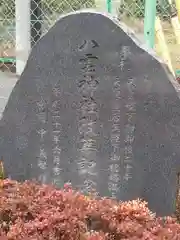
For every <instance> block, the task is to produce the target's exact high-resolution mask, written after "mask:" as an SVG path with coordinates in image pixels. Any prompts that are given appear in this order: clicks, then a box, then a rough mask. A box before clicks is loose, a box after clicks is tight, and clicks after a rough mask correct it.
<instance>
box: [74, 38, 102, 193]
mask: <svg viewBox="0 0 180 240" xmlns="http://www.w3.org/2000/svg"><path fill="white" fill-rule="evenodd" d="M98 47H99V44H98V43H97V42H96V41H94V40H90V41H88V40H85V41H84V42H83V43H82V44H81V46H80V47H79V50H80V51H85V50H86V49H87V48H91V49H93V48H98ZM97 62H98V57H97V56H95V55H94V54H92V53H86V54H84V55H83V56H82V57H81V58H80V60H79V63H80V64H81V66H82V67H81V70H82V72H83V78H82V79H80V80H79V81H78V82H77V84H78V86H77V87H78V91H79V92H80V94H81V101H80V106H79V119H78V123H79V124H78V130H79V134H80V136H79V158H78V162H77V165H78V172H79V175H80V176H81V177H82V178H83V184H81V186H80V188H81V189H82V190H83V191H85V192H91V191H93V190H94V189H96V176H97V173H96V160H97V157H96V155H97V147H96V139H97V137H98V133H97V120H98V107H97V102H96V98H95V92H96V89H97V87H98V85H99V81H98V79H97V77H96V76H95V75H96V64H97Z"/></svg>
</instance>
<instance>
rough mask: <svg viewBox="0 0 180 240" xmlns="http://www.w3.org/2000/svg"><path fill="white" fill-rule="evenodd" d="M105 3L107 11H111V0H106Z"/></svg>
mask: <svg viewBox="0 0 180 240" xmlns="http://www.w3.org/2000/svg"><path fill="white" fill-rule="evenodd" d="M106 4H107V11H108V13H111V11H112V0H106Z"/></svg>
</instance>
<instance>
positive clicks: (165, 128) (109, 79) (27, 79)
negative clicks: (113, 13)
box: [0, 11, 180, 215]
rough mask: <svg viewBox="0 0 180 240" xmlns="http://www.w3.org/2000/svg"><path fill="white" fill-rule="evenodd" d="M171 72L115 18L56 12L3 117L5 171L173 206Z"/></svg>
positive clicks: (175, 138) (178, 110)
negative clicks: (60, 15)
mask: <svg viewBox="0 0 180 240" xmlns="http://www.w3.org/2000/svg"><path fill="white" fill-rule="evenodd" d="M172 81H174V80H173V78H172V77H171V76H170V74H169V73H168V72H167V70H166V69H165V67H164V66H163V64H162V63H160V62H159V61H158V60H157V59H156V57H155V56H153V55H152V54H151V53H149V52H148V51H146V50H144V49H143V48H142V47H141V46H140V44H139V43H138V41H137V39H136V38H135V36H134V35H133V34H132V33H131V32H130V31H129V30H128V29H127V28H126V27H125V26H124V25H122V24H120V23H117V22H115V21H114V20H113V19H110V18H109V17H107V16H105V15H102V14H100V13H95V12H93V11H89V12H78V13H76V14H70V15H67V16H64V17H63V18H61V19H60V20H59V21H58V22H57V23H56V24H55V25H54V26H53V27H52V28H51V29H50V30H49V32H48V33H47V34H46V35H45V36H44V37H42V38H41V40H40V41H39V42H38V43H37V44H36V45H35V46H34V48H33V49H32V52H31V54H30V56H29V59H28V62H27V65H26V67H25V70H24V72H23V74H22V76H21V77H20V80H19V81H18V82H17V84H16V86H15V87H14V89H13V91H12V93H11V96H10V98H9V100H8V103H7V106H6V108H5V110H4V113H3V117H2V119H1V121H0V154H1V156H2V157H3V160H4V167H5V173H6V175H7V176H8V177H11V178H12V179H16V180H21V181H22V180H25V179H37V180H38V181H40V182H42V183H54V184H56V185H57V186H59V187H60V186H63V184H64V183H65V182H71V183H72V186H73V187H75V188H77V189H80V190H82V191H85V192H90V191H92V190H96V191H97V192H98V193H99V195H101V196H110V197H114V198H117V199H120V200H123V201H124V200H132V199H136V198H138V197H139V198H143V199H145V200H146V201H148V203H149V207H150V209H151V210H152V211H156V212H157V214H159V215H168V214H172V213H173V211H174V207H175V206H174V201H175V193H176V187H177V186H176V181H177V179H176V176H177V173H178V171H179V169H180V168H179V167H180V100H179V98H178V93H177V91H176V90H175V87H174V86H173V85H172Z"/></svg>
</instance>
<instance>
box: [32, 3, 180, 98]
mask: <svg viewBox="0 0 180 240" xmlns="http://www.w3.org/2000/svg"><path fill="white" fill-rule="evenodd" d="M81 13H95V14H99V15H102V16H104V17H107V18H108V19H110V20H111V21H112V22H113V23H115V24H116V25H117V26H118V27H119V28H121V29H122V30H123V31H124V32H125V33H126V34H127V35H128V36H129V37H130V38H131V39H132V40H133V41H134V42H135V44H136V45H137V46H138V47H140V48H141V49H143V50H145V51H146V52H148V53H149V54H150V55H151V56H152V57H153V58H155V59H156V60H157V61H158V62H160V63H161V65H162V67H163V68H164V70H165V72H166V74H167V75H168V79H169V81H170V82H171V84H172V85H173V87H174V88H175V90H176V92H177V95H178V97H179V98H180V84H179V83H178V82H177V81H176V80H175V77H174V76H173V74H172V73H171V71H170V69H169V67H168V65H167V64H166V63H165V62H164V61H163V60H162V59H161V58H160V57H159V56H157V54H156V52H155V51H154V50H153V49H150V48H148V46H147V45H146V43H143V42H142V41H141V40H140V39H139V38H138V37H137V36H136V34H135V32H134V31H133V29H132V28H130V27H129V26H127V25H126V24H125V23H123V22H121V21H120V20H118V19H117V17H116V16H113V15H112V14H109V13H107V12H99V11H97V10H96V9H91V8H89V9H81V10H78V11H74V12H69V13H66V14H62V15H61V16H60V17H59V19H57V21H56V22H55V24H54V25H53V26H55V25H56V23H57V22H58V21H59V20H61V19H63V18H65V17H67V16H70V15H75V14H81ZM53 26H52V27H53ZM45 35H46V33H45V34H43V35H42V37H41V38H43V37H44V36H45ZM41 38H40V39H41ZM30 53H31V51H30Z"/></svg>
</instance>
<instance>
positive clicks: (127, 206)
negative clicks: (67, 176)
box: [0, 179, 180, 240]
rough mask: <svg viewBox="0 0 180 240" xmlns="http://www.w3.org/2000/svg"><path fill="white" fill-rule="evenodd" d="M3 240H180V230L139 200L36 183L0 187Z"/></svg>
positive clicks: (10, 183)
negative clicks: (94, 194) (121, 198)
mask: <svg viewBox="0 0 180 240" xmlns="http://www.w3.org/2000/svg"><path fill="white" fill-rule="evenodd" d="M0 239H1V240H15V239H16V240H20V239H23V240H43V239H45V240H48V239H49V240H61V239H62V240H119V239H121V240H125V239H128V240H136V239H144V240H155V239H169V240H179V239H180V224H178V223H177V222H176V219H174V218H171V217H166V218H156V217H155V214H152V213H151V212H150V211H149V209H148V208H147V204H146V203H145V202H142V201H140V200H136V201H129V202H116V201H113V200H110V199H105V198H101V199H100V198H99V199H95V198H94V197H93V196H92V197H88V198H87V197H86V196H84V195H82V194H80V193H79V192H76V191H74V190H72V189H71V188H70V187H68V186H67V185H66V186H65V188H64V189H63V190H57V189H55V188H54V187H52V186H47V185H38V184H37V183H35V182H28V181H27V182H24V183H18V182H15V181H11V180H8V179H6V180H3V181H1V186H0Z"/></svg>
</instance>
